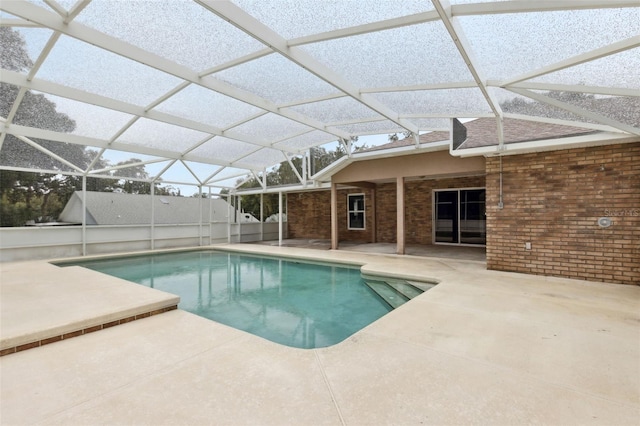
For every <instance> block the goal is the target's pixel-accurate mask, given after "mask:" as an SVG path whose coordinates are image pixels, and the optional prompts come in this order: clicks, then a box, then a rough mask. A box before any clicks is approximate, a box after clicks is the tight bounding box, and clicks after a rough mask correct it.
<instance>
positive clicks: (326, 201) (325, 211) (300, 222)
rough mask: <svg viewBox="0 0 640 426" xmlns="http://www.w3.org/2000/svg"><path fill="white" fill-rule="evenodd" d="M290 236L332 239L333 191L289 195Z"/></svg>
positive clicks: (288, 222) (288, 220) (288, 218)
mask: <svg viewBox="0 0 640 426" xmlns="http://www.w3.org/2000/svg"><path fill="white" fill-rule="evenodd" d="M287 213H288V214H287V227H288V229H287V232H288V236H289V238H315V239H325V240H326V239H331V191H311V192H300V193H291V194H288V195H287Z"/></svg>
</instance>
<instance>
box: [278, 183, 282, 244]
mask: <svg viewBox="0 0 640 426" xmlns="http://www.w3.org/2000/svg"><path fill="white" fill-rule="evenodd" d="M281 245H282V191H280V192H278V246H281Z"/></svg>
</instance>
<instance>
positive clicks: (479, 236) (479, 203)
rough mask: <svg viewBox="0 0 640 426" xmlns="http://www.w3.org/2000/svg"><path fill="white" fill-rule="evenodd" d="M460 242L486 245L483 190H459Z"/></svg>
mask: <svg viewBox="0 0 640 426" xmlns="http://www.w3.org/2000/svg"><path fill="white" fill-rule="evenodd" d="M460 242H461V243H463V244H486V242H487V221H486V217H485V190H484V189H470V190H460Z"/></svg>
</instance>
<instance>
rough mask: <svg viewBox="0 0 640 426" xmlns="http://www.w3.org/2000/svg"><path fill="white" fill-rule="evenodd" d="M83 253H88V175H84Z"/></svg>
mask: <svg viewBox="0 0 640 426" xmlns="http://www.w3.org/2000/svg"><path fill="white" fill-rule="evenodd" d="M82 255H83V256H86V255H87V175H82Z"/></svg>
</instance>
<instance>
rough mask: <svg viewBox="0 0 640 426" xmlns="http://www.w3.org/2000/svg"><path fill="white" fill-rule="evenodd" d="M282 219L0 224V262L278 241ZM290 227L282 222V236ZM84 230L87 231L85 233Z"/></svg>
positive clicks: (283, 236)
mask: <svg viewBox="0 0 640 426" xmlns="http://www.w3.org/2000/svg"><path fill="white" fill-rule="evenodd" d="M278 225H279V224H278V223H277V222H276V223H274V222H269V223H260V222H258V223H242V224H237V223H232V224H228V223H226V222H216V223H211V224H206V223H205V224H202V225H200V224H197V223H195V224H186V225H153V226H152V225H94V226H87V227H86V229H85V231H84V232H83V229H82V227H81V226H51V227H21V228H0V262H11V261H18V260H35V259H51V258H63V257H72V256H82V255H83V253H84V254H86V255H93V254H107V253H122V252H131V251H140V250H152V249H166V248H180V247H199V246H206V245H209V244H217V243H227V242H230V243H237V242H243V243H246V242H253V241H269V240H278V238H279V229H278ZM286 232H287V227H286V224H285V223H283V235H282V238H286ZM83 234H84V235H83Z"/></svg>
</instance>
